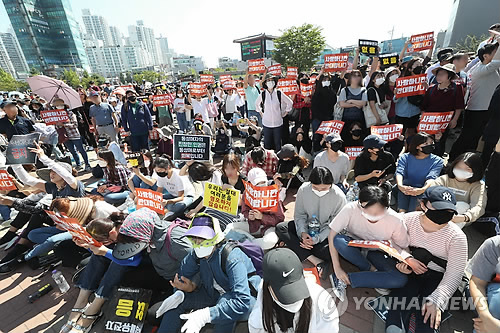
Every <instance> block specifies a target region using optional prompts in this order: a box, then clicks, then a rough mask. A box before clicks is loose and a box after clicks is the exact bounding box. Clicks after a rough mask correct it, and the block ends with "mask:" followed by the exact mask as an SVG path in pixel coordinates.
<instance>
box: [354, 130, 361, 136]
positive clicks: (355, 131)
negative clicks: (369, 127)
mask: <svg viewBox="0 0 500 333" xmlns="http://www.w3.org/2000/svg"><path fill="white" fill-rule="evenodd" d="M351 134H352V135H353V136H361V134H363V130H362V129H354V130H352V131H351Z"/></svg>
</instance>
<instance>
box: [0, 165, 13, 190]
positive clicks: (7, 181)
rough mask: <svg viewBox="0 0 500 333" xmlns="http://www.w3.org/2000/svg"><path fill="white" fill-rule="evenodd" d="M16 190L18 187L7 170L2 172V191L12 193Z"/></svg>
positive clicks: (0, 188)
mask: <svg viewBox="0 0 500 333" xmlns="http://www.w3.org/2000/svg"><path fill="white" fill-rule="evenodd" d="M16 189H17V187H16V185H15V184H14V182H13V181H12V177H11V176H10V175H9V173H8V172H7V170H0V191H12V190H16Z"/></svg>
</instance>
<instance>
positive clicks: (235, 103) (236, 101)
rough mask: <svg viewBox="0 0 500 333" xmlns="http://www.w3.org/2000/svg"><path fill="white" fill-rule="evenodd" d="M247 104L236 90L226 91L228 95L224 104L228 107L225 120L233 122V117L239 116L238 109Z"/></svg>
mask: <svg viewBox="0 0 500 333" xmlns="http://www.w3.org/2000/svg"><path fill="white" fill-rule="evenodd" d="M244 103H245V101H244V100H243V98H242V97H241V96H240V94H238V92H237V91H236V89H234V88H230V89H227V90H226V95H225V96H224V104H225V105H226V113H225V114H224V119H226V120H227V121H231V120H232V119H233V115H235V114H237V115H239V114H240V112H239V111H238V107H240V106H242V105H243V104H244Z"/></svg>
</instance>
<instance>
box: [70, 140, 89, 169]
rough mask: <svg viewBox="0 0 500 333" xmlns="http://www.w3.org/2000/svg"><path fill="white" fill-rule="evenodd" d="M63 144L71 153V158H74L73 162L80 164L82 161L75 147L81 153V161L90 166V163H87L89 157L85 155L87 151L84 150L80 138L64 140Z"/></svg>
mask: <svg viewBox="0 0 500 333" xmlns="http://www.w3.org/2000/svg"><path fill="white" fill-rule="evenodd" d="M64 145H65V146H66V148H68V150H69V152H70V153H71V155H73V158H74V159H75V163H76V165H77V166H80V165H81V163H82V162H81V161H80V156H79V155H78V153H77V152H76V150H77V149H78V151H79V152H80V154H82V157H83V161H84V162H85V165H89V166H90V164H89V157H88V156H87V152H86V151H85V148H84V147H83V142H82V139H78V140H68V141H66V142H65V143H64ZM75 148H76V149H75Z"/></svg>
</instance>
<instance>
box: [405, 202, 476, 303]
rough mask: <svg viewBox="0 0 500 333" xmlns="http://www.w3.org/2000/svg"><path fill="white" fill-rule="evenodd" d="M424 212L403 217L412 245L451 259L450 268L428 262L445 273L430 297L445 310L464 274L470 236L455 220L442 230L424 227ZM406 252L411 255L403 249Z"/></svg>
mask: <svg viewBox="0 0 500 333" xmlns="http://www.w3.org/2000/svg"><path fill="white" fill-rule="evenodd" d="M422 214H423V213H422V212H412V213H407V214H404V215H403V221H404V223H405V224H406V228H407V229H408V236H409V238H410V246H414V247H420V248H424V249H426V250H428V251H429V252H430V253H431V254H432V255H434V256H436V257H438V258H441V259H444V260H447V265H446V270H444V269H443V268H442V267H440V266H438V265H437V264H435V263H433V262H430V263H429V264H428V265H427V267H428V268H429V269H432V270H434V271H438V272H442V273H444V276H443V279H442V280H441V282H440V283H439V285H438V286H437V288H436V289H435V290H434V292H432V294H430V295H429V296H428V297H427V300H429V301H431V302H432V303H434V304H436V305H437V306H438V307H439V308H440V309H441V310H442V311H444V310H445V308H446V306H447V304H448V301H449V300H450V298H451V296H453V293H454V292H455V290H457V288H458V286H459V285H460V282H461V281H462V276H463V275H464V271H465V266H466V264H467V258H468V252H467V237H466V236H465V234H464V233H463V231H462V230H461V229H460V228H459V227H458V226H457V225H456V224H455V223H450V222H449V223H448V225H447V226H446V227H444V228H442V229H441V230H438V231H435V232H426V231H424V229H423V228H422V225H421V224H420V216H421V215H422ZM403 256H404V257H409V256H410V255H409V254H408V253H403Z"/></svg>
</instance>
